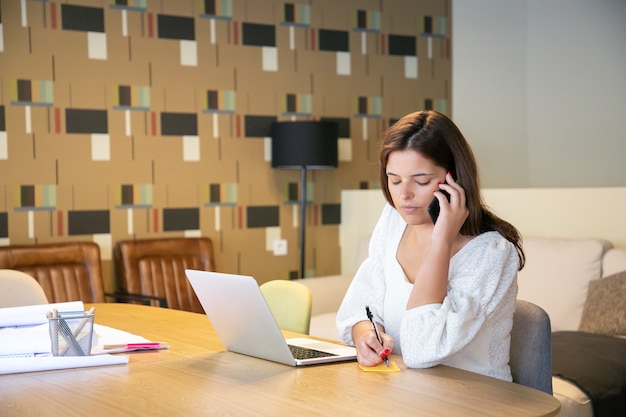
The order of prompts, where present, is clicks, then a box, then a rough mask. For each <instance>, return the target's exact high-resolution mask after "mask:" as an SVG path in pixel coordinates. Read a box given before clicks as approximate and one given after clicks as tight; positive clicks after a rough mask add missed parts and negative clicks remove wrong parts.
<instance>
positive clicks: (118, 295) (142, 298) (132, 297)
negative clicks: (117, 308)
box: [105, 291, 167, 308]
mask: <svg viewBox="0 0 626 417" xmlns="http://www.w3.org/2000/svg"><path fill="white" fill-rule="evenodd" d="M105 295H106V296H107V297H112V298H115V301H116V302H120V301H121V302H128V301H139V302H141V303H142V304H143V305H147V306H148V305H151V303H150V302H151V301H156V302H157V303H158V306H159V307H163V308H167V300H166V299H165V297H157V296H154V295H146V294H131V293H127V292H123V291H115V292H114V293H106V294H105Z"/></svg>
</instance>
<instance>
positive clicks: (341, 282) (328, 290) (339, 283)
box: [297, 275, 352, 317]
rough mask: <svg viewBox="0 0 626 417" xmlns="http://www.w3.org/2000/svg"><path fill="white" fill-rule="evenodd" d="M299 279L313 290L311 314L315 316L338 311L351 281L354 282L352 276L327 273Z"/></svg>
mask: <svg viewBox="0 0 626 417" xmlns="http://www.w3.org/2000/svg"><path fill="white" fill-rule="evenodd" d="M297 281H298V282H300V283H302V284H304V285H306V286H307V287H309V290H311V295H312V297H313V306H312V308H311V316H312V317H313V316H317V315H320V314H325V313H337V310H339V306H340V305H341V302H342V301H343V296H344V295H345V294H346V291H347V290H348V287H349V286H350V282H352V277H351V276H346V275H327V276H324V277H314V278H303V279H299V280H297Z"/></svg>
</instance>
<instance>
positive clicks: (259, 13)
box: [233, 0, 282, 25]
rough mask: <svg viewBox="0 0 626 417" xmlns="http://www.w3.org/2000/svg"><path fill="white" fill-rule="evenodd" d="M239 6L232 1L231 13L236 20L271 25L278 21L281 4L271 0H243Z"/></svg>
mask: <svg viewBox="0 0 626 417" xmlns="http://www.w3.org/2000/svg"><path fill="white" fill-rule="evenodd" d="M237 3H239V2H237ZM241 6H242V7H235V2H233V9H234V10H233V14H234V16H235V18H236V19H237V20H241V21H242V22H246V23H262V24H272V25H273V24H276V23H278V20H279V17H278V16H279V15H280V12H281V9H280V7H281V6H282V4H280V3H276V2H275V1H273V0H244V1H242V2H241Z"/></svg>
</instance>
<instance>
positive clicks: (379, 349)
mask: <svg viewBox="0 0 626 417" xmlns="http://www.w3.org/2000/svg"><path fill="white" fill-rule="evenodd" d="M376 325H377V326H378V333H379V334H380V338H381V339H382V341H383V343H382V345H381V344H380V343H379V342H378V339H376V333H375V332H374V329H372V324H371V323H370V322H369V321H361V322H358V323H357V324H355V325H354V326H353V327H352V341H353V342H354V347H356V359H357V361H358V362H359V363H360V364H361V365H363V366H375V365H378V364H379V363H381V362H382V361H383V358H385V357H387V356H388V355H389V354H390V353H391V351H392V350H393V346H394V342H393V338H392V337H391V336H389V335H388V334H387V333H385V332H384V331H383V329H382V326H380V325H379V324H378V323H377V324H376Z"/></svg>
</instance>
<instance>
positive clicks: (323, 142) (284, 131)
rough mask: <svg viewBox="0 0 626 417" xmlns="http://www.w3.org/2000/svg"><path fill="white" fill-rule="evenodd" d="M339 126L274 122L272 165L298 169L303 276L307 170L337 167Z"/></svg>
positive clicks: (301, 122)
mask: <svg viewBox="0 0 626 417" xmlns="http://www.w3.org/2000/svg"><path fill="white" fill-rule="evenodd" d="M337 141H338V126H337V123H335V122H313V121H293V122H276V123H273V124H272V167H273V168H282V169H299V170H300V174H301V179H300V183H301V184H300V277H301V278H304V271H305V270H304V254H305V250H304V243H305V225H306V223H305V222H306V171H307V170H308V169H330V168H336V167H337V160H338V157H337V155H338V149H337Z"/></svg>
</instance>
